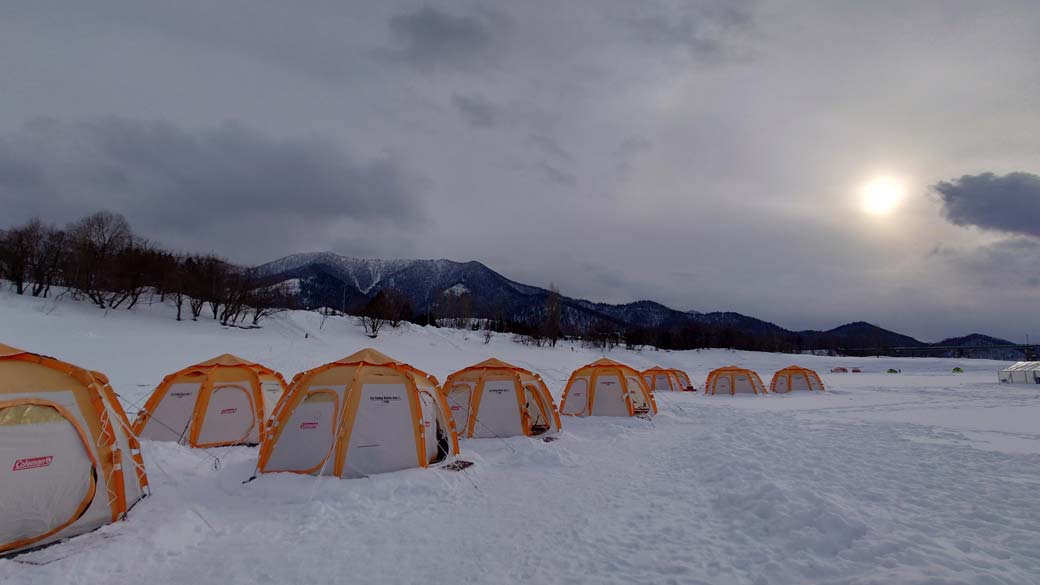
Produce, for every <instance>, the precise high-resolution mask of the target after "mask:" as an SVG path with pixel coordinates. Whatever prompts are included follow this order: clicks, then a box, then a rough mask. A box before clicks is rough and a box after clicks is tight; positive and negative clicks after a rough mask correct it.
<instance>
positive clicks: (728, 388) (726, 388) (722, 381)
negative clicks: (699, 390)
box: [715, 374, 733, 394]
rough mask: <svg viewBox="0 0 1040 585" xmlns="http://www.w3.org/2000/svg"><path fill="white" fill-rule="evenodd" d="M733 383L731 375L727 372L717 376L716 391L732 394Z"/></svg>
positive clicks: (717, 392)
mask: <svg viewBox="0 0 1040 585" xmlns="http://www.w3.org/2000/svg"><path fill="white" fill-rule="evenodd" d="M732 391H733V390H732V383H731V381H730V377H729V376H727V375H725V374H720V375H718V376H715V393H716V394H730V393H731V392H732Z"/></svg>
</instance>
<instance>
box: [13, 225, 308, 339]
mask: <svg viewBox="0 0 1040 585" xmlns="http://www.w3.org/2000/svg"><path fill="white" fill-rule="evenodd" d="M0 278H3V279H6V280H8V281H10V282H11V286H12V288H13V290H14V292H15V293H16V294H19V295H26V294H27V295H32V296H34V297H44V298H46V297H48V296H51V295H52V294H53V293H54V292H55V291H58V290H60V292H59V293H58V294H61V295H70V296H71V297H72V298H74V299H85V300H88V301H89V302H91V303H93V304H94V305H96V306H97V307H99V308H102V309H119V308H125V309H133V308H134V307H135V306H137V305H138V303H140V302H141V300H142V299H143V298H144V297H145V296H146V295H147V296H148V298H149V300H151V299H153V298H155V297H157V298H158V300H159V302H164V303H165V302H169V303H171V304H172V305H173V306H175V307H176V310H177V314H176V318H177V320H178V321H180V320H182V319H185V318H188V317H190V318H191V319H192V320H198V319H199V318H200V317H201V316H203V315H207V316H211V317H212V318H213V319H215V320H217V321H219V322H220V323H221V324H223V325H243V324H248V325H252V326H255V325H257V324H259V322H260V321H261V320H262V319H263V318H264V317H266V316H268V315H270V314H271V313H273V312H275V311H277V310H281V309H287V308H292V307H293V302H294V301H293V295H292V294H290V292H289V291H288V290H286V288H285V287H284V286H283V285H274V286H263V285H262V283H260V282H259V281H258V280H257V279H256V278H254V277H253V276H252V275H251V274H250V273H249V271H246V270H243V269H241V268H239V267H237V266H234V265H233V264H231V263H229V262H227V261H226V260H224V259H222V258H220V257H219V256H216V255H212V254H183V253H176V252H171V251H169V250H164V249H162V248H161V247H159V246H157V245H156V244H154V243H152V242H150V241H148V240H147V239H145V238H143V237H141V236H139V235H137V234H135V233H134V231H133V230H132V229H131V227H130V223H129V222H128V221H127V220H126V218H125V217H123V216H122V215H119V214H117V213H111V212H108V211H99V212H97V213H92V214H90V215H88V216H86V217H84V218H82V219H80V220H78V221H75V222H72V223H70V224H68V225H66V226H65V227H62V228H59V227H57V226H54V225H50V224H46V223H44V222H43V221H41V220H39V219H32V220H30V221H28V222H26V223H24V224H22V225H18V226H14V227H12V228H9V229H6V230H3V231H0Z"/></svg>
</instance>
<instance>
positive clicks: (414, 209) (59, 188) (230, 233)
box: [0, 118, 423, 254]
mask: <svg viewBox="0 0 1040 585" xmlns="http://www.w3.org/2000/svg"><path fill="white" fill-rule="evenodd" d="M416 183H417V181H416V179H415V178H414V177H412V176H411V175H410V173H409V172H408V171H406V170H405V169H404V168H403V167H402V165H401V164H400V163H398V162H397V161H395V160H394V159H392V158H389V157H384V158H381V159H376V160H372V161H364V160H359V159H357V158H356V157H353V156H351V155H349V154H347V153H346V152H344V151H343V150H342V149H341V148H340V147H339V146H337V145H335V144H334V143H331V142H329V141H328V140H325V139H322V138H317V137H311V138H304V139H291V140H280V139H274V138H271V137H268V136H265V135H263V134H260V133H257V132H255V131H253V130H251V129H249V128H246V127H245V126H242V125H239V124H232V123H228V124H225V125H223V126H220V127H217V128H212V129H204V130H197V131H196V130H185V129H182V128H180V127H177V126H175V125H173V124H170V123H167V122H153V123H146V122H138V121H133V120H128V119H123V118H105V119H103V120H100V121H96V122H90V123H66V122H61V121H57V120H53V119H46V120H36V121H34V122H33V123H31V124H28V125H26V127H25V128H24V130H23V131H22V132H18V133H13V134H11V135H10V136H7V137H6V138H5V139H4V140H3V141H2V142H0V198H2V200H3V201H4V202H5V206H6V208H7V214H6V215H7V217H10V218H12V219H13V220H15V221H17V220H19V219H22V218H25V217H28V216H32V215H40V216H43V217H46V218H48V219H52V220H54V219H59V218H58V217H56V215H60V214H62V213H64V214H66V217H63V218H60V219H63V220H71V219H74V218H75V216H78V215H82V214H85V213H89V212H91V211H94V210H97V209H109V208H111V209H117V210H119V211H121V212H123V213H124V214H126V215H127V216H128V217H129V218H130V219H131V220H132V222H133V223H135V225H136V226H137V227H138V228H141V229H143V230H145V232H146V233H153V234H161V235H162V236H164V238H168V239H170V240H173V241H174V242H176V243H177V244H185V243H187V242H193V241H195V242H203V243H205V244H209V245H213V246H218V245H219V247H220V248H221V250H222V251H226V253H229V254H236V253H242V252H244V251H245V249H244V248H243V246H250V247H252V246H257V245H260V246H261V247H264V248H268V249H269V251H268V253H278V252H275V250H276V249H278V251H279V252H280V251H281V250H284V248H281V247H280V246H278V247H277V248H276V247H274V246H272V244H276V243H279V241H280V242H281V244H282V245H287V244H288V245H292V244H290V242H292V243H293V244H295V243H296V242H298V241H299V239H298V238H291V237H287V234H286V232H288V231H290V229H286V228H294V227H296V226H299V225H306V228H305V229H306V230H307V232H306V233H308V234H311V235H315V234H320V233H321V232H322V230H323V229H325V228H326V227H329V226H333V225H338V224H344V225H347V224H349V225H351V226H352V227H353V230H356V231H365V230H366V226H376V225H378V226H391V227H392V226H410V225H413V224H414V223H415V222H416V221H417V220H418V219H420V218H421V217H422V214H423V212H422V206H421V204H420V202H419V200H418V198H417V197H416V195H415V189H416ZM62 210H64V212H63V211H62ZM281 226H284V228H282V227H281ZM255 228H262V230H263V234H264V236H263V237H262V238H260V237H258V234H252V233H250V230H251V229H255ZM214 238H215V239H214ZM236 242H241V243H242V244H241V245H236ZM317 243H318V242H317V241H316V242H315V244H317Z"/></svg>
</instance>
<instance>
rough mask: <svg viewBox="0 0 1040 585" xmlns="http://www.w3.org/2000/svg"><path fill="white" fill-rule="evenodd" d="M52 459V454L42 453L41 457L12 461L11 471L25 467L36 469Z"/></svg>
mask: <svg viewBox="0 0 1040 585" xmlns="http://www.w3.org/2000/svg"><path fill="white" fill-rule="evenodd" d="M51 461H54V456H53V455H44V456H43V457H29V458H28V459H19V460H17V461H15V462H14V467H12V468H11V471H22V470H25V469H36V468H38V467H47V466H48V465H50V464H51Z"/></svg>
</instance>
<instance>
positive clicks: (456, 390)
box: [447, 383, 473, 435]
mask: <svg viewBox="0 0 1040 585" xmlns="http://www.w3.org/2000/svg"><path fill="white" fill-rule="evenodd" d="M472 393H473V387H472V386H471V385H470V384H462V383H457V384H455V385H454V386H452V387H451V390H449V391H448V393H447V399H448V409H449V410H450V411H451V416H452V418H454V419H455V430H456V431H457V432H458V433H459V435H463V434H465V433H466V428H467V425H468V424H469V409H470V400H471V396H472Z"/></svg>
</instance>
